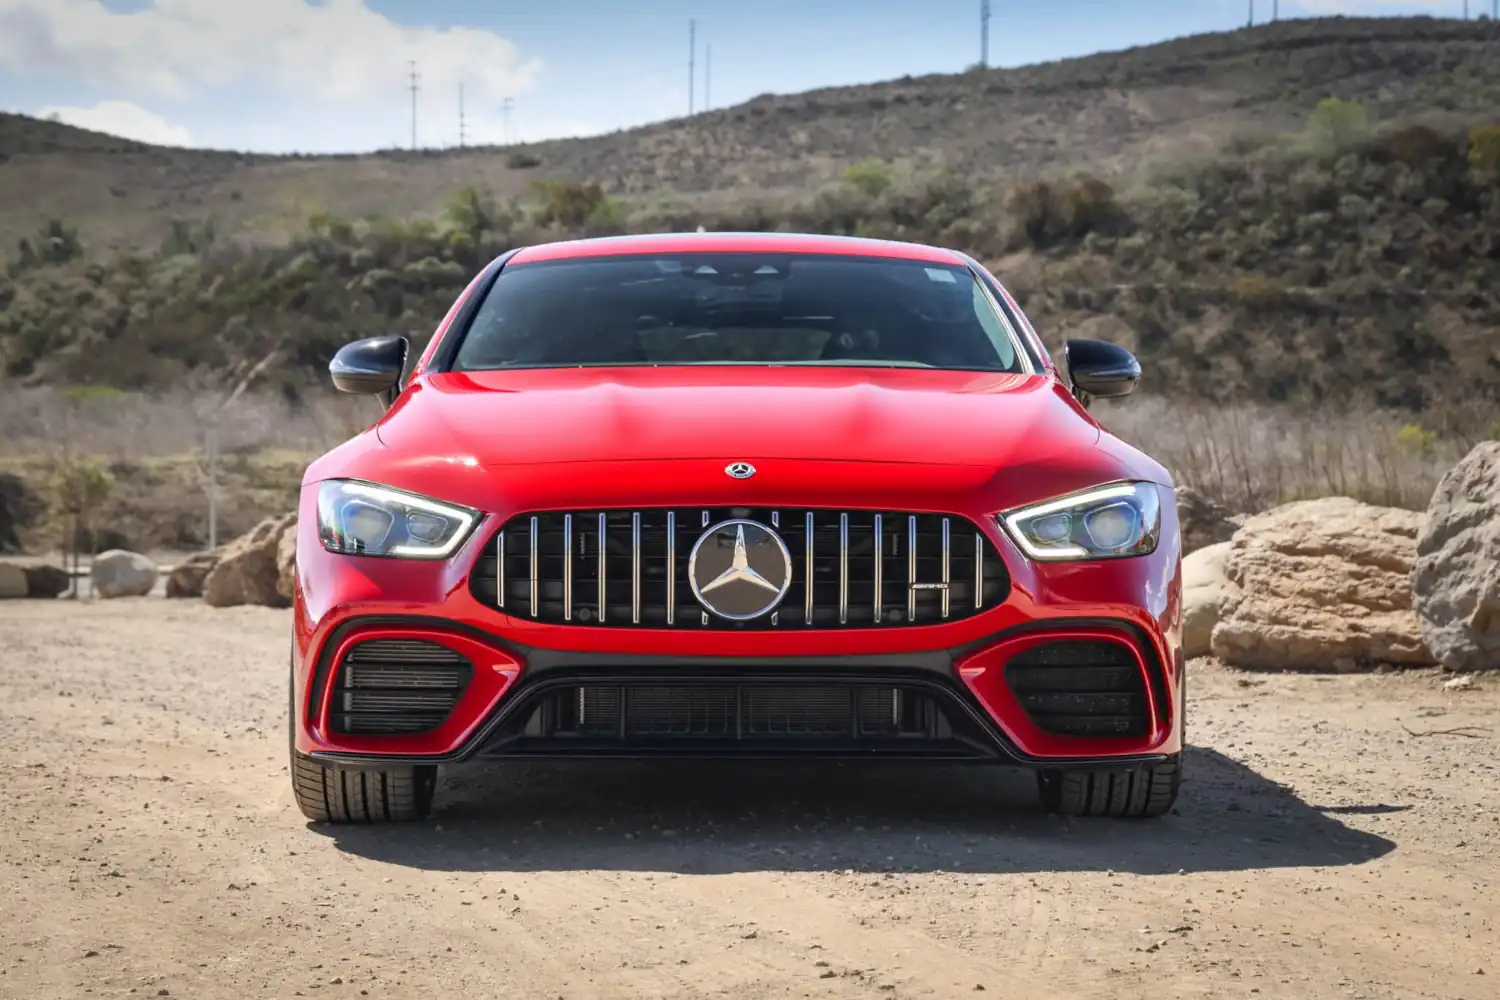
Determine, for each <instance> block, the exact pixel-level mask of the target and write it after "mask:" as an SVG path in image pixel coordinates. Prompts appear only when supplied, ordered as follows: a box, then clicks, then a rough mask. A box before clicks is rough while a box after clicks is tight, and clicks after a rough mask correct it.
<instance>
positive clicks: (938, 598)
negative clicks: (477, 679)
mask: <svg viewBox="0 0 1500 1000" xmlns="http://www.w3.org/2000/svg"><path fill="white" fill-rule="evenodd" d="M736 518H740V519H749V520H754V521H759V522H760V523H762V524H766V525H769V526H771V527H772V528H774V529H775V530H776V531H777V533H779V534H780V535H781V537H782V540H783V541H784V542H785V543H786V545H787V548H788V550H790V552H791V553H792V564H793V571H792V582H791V585H790V586H789V588H788V590H787V593H786V595H785V597H784V598H783V599H782V601H781V603H780V605H779V606H778V607H777V608H776V610H775V611H774V612H773V613H770V614H766V615H762V616H761V617H759V618H756V619H753V620H751V621H731V620H728V619H724V618H720V617H718V616H717V615H713V614H710V613H709V612H707V611H706V610H705V609H704V608H702V607H701V606H700V605H699V604H698V602H697V601H696V600H695V599H694V598H693V591H692V586H691V584H690V582H689V581H688V576H687V566H688V553H689V552H690V551H691V550H692V547H693V545H694V543H695V542H696V541H697V540H698V538H699V536H700V535H701V534H702V533H703V531H704V529H705V528H707V527H709V526H711V525H714V524H718V523H719V522H721V521H727V520H731V519H736ZM877 525H878V531H877ZM601 539H602V541H603V544H601ZM809 578H810V579H811V581H812V586H811V587H809V586H808V581H809ZM913 583H916V584H918V586H917V587H915V588H914V587H912V586H911V584H913ZM944 584H946V587H945V586H943V585H944ZM469 586H470V592H471V593H472V594H473V595H474V598H475V599H476V600H478V601H479V602H480V603H482V604H485V605H488V606H489V607H492V608H497V609H500V610H503V611H505V612H506V613H507V614H511V615H515V616H516V617H519V618H531V619H533V620H535V621H540V622H545V623H548V624H557V625H578V626H587V627H595V628H597V627H605V628H693V629H709V630H776V629H796V628H809V627H810V628H816V629H840V628H872V627H877V626H878V627H880V628H900V627H908V626H912V625H935V624H939V623H942V622H945V621H959V620H962V619H964V618H968V617H972V616H973V615H975V614H978V613H980V612H982V611H986V610H989V609H991V608H994V607H996V606H997V605H999V604H1001V603H1002V602H1003V601H1004V600H1005V598H1006V597H1007V596H1008V594H1009V592H1010V577H1009V574H1008V573H1007V572H1006V569H1005V563H1004V561H1003V560H1002V559H1001V557H1000V553H999V552H998V551H997V550H996V548H995V546H994V545H993V543H991V541H990V540H989V539H988V538H987V537H986V536H985V535H984V533H983V532H982V531H980V530H979V528H978V527H977V526H976V525H974V524H973V522H971V521H969V520H968V519H967V518H963V517H959V516H956V515H951V514H928V513H911V512H905V511H884V510H858V511H856V510H828V509H808V508H775V509H772V508H750V507H721V508H707V509H704V508H651V509H638V510H586V511H547V512H538V513H533V514H522V515H520V516H517V517H513V518H511V519H510V520H509V521H508V522H506V524H505V525H504V526H503V527H502V528H501V529H500V530H499V531H497V532H496V533H495V535H494V537H493V538H492V539H491V540H490V542H489V544H488V545H486V547H485V551H484V554H483V555H482V556H481V558H480V559H479V560H478V561H477V563H476V565H475V568H474V572H473V574H472V575H471V577H470V581H469ZM601 608H602V609H603V614H602V615H601V614H600V609H601Z"/></svg>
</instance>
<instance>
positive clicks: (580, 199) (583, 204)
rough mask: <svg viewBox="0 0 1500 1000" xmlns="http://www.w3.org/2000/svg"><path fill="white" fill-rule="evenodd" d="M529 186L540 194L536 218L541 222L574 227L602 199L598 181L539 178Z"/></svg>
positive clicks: (602, 190) (588, 214)
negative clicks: (582, 182) (594, 182)
mask: <svg viewBox="0 0 1500 1000" xmlns="http://www.w3.org/2000/svg"><path fill="white" fill-rule="evenodd" d="M533 188H534V189H535V191H536V192H537V194H538V195H539V196H540V197H541V202H542V203H541V207H540V209H539V211H538V213H537V222H539V223H540V224H541V225H544V226H552V225H556V226H569V227H572V228H578V227H580V226H582V225H583V224H584V223H586V222H588V220H589V216H591V215H593V213H594V210H595V209H596V208H598V207H599V204H600V203H601V202H602V201H604V197H605V195H604V189H603V188H601V187H600V186H599V185H598V184H576V183H574V182H572V181H555V180H542V181H537V182H536V183H535V184H534V185H533Z"/></svg>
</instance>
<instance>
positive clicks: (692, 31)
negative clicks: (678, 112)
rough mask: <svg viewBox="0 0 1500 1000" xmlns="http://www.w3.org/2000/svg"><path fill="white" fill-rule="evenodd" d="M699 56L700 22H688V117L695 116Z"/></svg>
mask: <svg viewBox="0 0 1500 1000" xmlns="http://www.w3.org/2000/svg"><path fill="white" fill-rule="evenodd" d="M697 55H698V22H697V21H688V115H689V117H691V116H692V114H693V88H694V87H695V86H696V85H697V83H698V75H697V71H696V69H695V67H694V63H693V60H694V59H695V58H696V57H697Z"/></svg>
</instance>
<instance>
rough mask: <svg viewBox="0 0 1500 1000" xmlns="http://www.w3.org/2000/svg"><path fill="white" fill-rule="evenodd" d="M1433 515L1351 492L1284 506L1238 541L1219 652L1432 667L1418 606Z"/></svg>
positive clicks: (1236, 658) (1231, 555)
mask: <svg viewBox="0 0 1500 1000" xmlns="http://www.w3.org/2000/svg"><path fill="white" fill-rule="evenodd" d="M1424 520H1425V518H1424V517H1423V515H1422V514H1420V513H1418V512H1416V511H1409V510H1399V509H1396V508H1392V507H1374V506H1371V505H1370V504H1365V503H1360V502H1359V501H1357V500H1351V499H1349V498H1348V497H1331V498H1329V499H1325V500H1303V501H1299V502H1297V503H1289V504H1285V505H1283V506H1281V507H1276V508H1274V509H1272V510H1269V511H1266V512H1265V513H1263V514H1257V515H1255V516H1254V517H1251V518H1249V519H1248V520H1246V522H1245V524H1244V526H1243V527H1242V528H1240V530H1239V531H1237V532H1235V535H1234V538H1233V539H1232V540H1231V541H1230V543H1229V551H1228V557H1227V559H1226V561H1225V566H1224V570H1225V576H1227V577H1228V579H1229V582H1230V583H1231V584H1233V585H1234V587H1235V589H1234V590H1233V591H1231V592H1229V593H1226V594H1225V597H1224V600H1223V603H1222V605H1221V607H1220V611H1219V623H1218V624H1217V625H1215V626H1214V629H1213V634H1212V637H1211V639H1210V647H1211V649H1212V650H1213V654H1214V655H1215V656H1217V657H1219V658H1220V659H1222V660H1224V661H1225V662H1227V663H1232V664H1234V665H1236V666H1241V667H1254V668H1262V669H1270V670H1332V669H1338V670H1341V671H1342V670H1352V669H1358V668H1363V667H1369V666H1371V665H1375V664H1393V665H1404V666H1430V665H1432V663H1433V659H1432V654H1431V653H1429V652H1428V651H1427V647H1426V646H1425V645H1424V644H1423V642H1422V635H1421V630H1420V628H1419V627H1418V625H1417V615H1416V612H1415V611H1413V610H1412V597H1411V583H1410V576H1411V568H1412V563H1413V562H1414V561H1415V560H1416V552H1417V544H1416V538H1417V533H1418V532H1419V531H1420V530H1421V528H1422V524H1423V521H1424Z"/></svg>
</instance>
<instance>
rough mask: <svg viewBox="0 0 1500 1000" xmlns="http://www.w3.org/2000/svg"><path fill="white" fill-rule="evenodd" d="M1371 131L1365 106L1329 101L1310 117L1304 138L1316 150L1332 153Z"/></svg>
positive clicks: (1331, 99)
mask: <svg viewBox="0 0 1500 1000" xmlns="http://www.w3.org/2000/svg"><path fill="white" fill-rule="evenodd" d="M1369 127H1370V114H1369V112H1368V111H1366V110H1365V106H1364V105H1363V104H1360V103H1359V102H1358V101H1343V100H1340V99H1339V98H1337V97H1325V98H1323V100H1321V101H1319V102H1318V106H1317V107H1315V108H1313V112H1312V114H1311V115H1309V116H1308V119H1307V125H1306V127H1305V129H1304V134H1305V136H1306V137H1307V139H1308V141H1309V142H1310V143H1311V144H1312V146H1313V147H1314V148H1315V149H1318V150H1321V151H1324V152H1331V151H1333V150H1336V149H1342V148H1343V147H1345V146H1348V145H1349V144H1350V143H1352V142H1354V141H1355V140H1356V139H1359V138H1361V137H1363V136H1364V135H1365V133H1366V132H1367V131H1368V130H1369Z"/></svg>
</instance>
